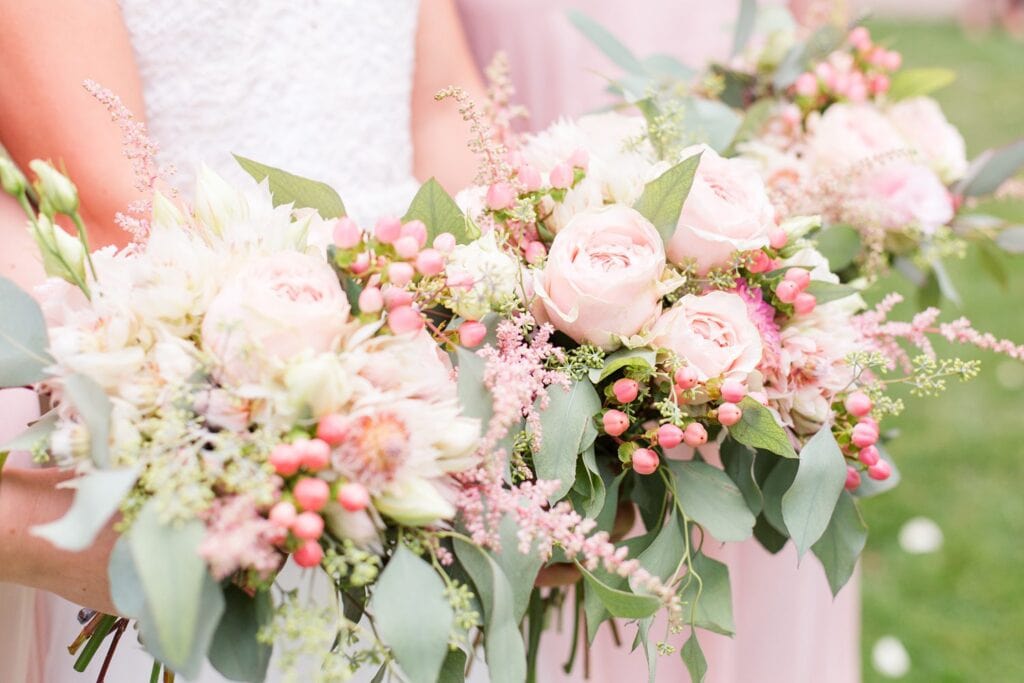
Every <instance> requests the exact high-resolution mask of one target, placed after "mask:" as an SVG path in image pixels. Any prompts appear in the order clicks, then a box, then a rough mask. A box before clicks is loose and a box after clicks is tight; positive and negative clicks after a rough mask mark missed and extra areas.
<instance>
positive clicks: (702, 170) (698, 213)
mask: <svg viewBox="0 0 1024 683" xmlns="http://www.w3.org/2000/svg"><path fill="white" fill-rule="evenodd" d="M701 149H703V155H702V156H701V159H700V166H698V167H697V175H696V176H695V177H694V179H693V186H692V187H691V188H690V194H689V196H687V198H686V203H685V204H683V212H682V214H680V216H679V223H678V226H677V227H676V232H675V234H674V235H672V239H671V240H669V243H668V258H669V260H670V261H671V262H672V263H682V262H683V261H684V260H687V259H695V260H696V262H697V272H698V274H699V275H702V276H703V275H705V274H706V273H707V272H708V271H709V270H711V269H712V268H715V267H719V266H724V265H727V264H728V263H729V260H730V258H731V257H732V255H733V254H734V253H736V252H738V251H749V250H751V249H760V248H761V247H765V246H768V233H769V231H770V230H771V229H772V228H774V227H775V210H774V209H773V208H772V204H771V201H770V200H769V198H768V192H767V191H766V190H765V187H764V181H763V180H761V176H760V175H759V174H758V173H757V170H756V169H755V168H754V166H753V165H751V164H749V163H748V162H746V161H743V160H740V159H724V158H722V157H720V156H718V154H717V153H715V151H714V150H713V149H710V148H709V147H706V146H703V147H702V148H701ZM698 151H700V149H699V148H696V147H694V148H690V150H689V151H684V152H683V154H684V155H686V156H689V154H690V153H692V154H696V153H697V152H698Z"/></svg>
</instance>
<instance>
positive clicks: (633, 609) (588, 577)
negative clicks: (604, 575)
mask: <svg viewBox="0 0 1024 683" xmlns="http://www.w3.org/2000/svg"><path fill="white" fill-rule="evenodd" d="M577 567H578V568H579V570H580V573H581V574H583V580H584V581H586V584H587V590H588V591H593V593H594V595H595V596H596V597H597V598H598V599H599V600H600V601H601V604H603V605H604V606H605V608H606V609H607V610H608V611H609V612H610V613H611V614H612V616H614V617H620V618H623V619H642V618H644V617H649V616H651V615H652V614H654V613H655V612H657V611H658V608H659V607H660V606H661V602H660V601H659V600H658V598H656V597H654V596H651V595H637V594H636V593H631V592H629V591H626V590H622V589H619V588H613V587H611V586H609V585H608V584H607V583H605V582H603V581H602V580H601V579H599V578H598V577H597V576H595V575H594V574H593V573H591V572H589V571H587V570H586V569H584V568H583V566H582V565H580V564H579V563H577Z"/></svg>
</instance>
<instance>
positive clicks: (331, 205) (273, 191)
mask: <svg viewBox="0 0 1024 683" xmlns="http://www.w3.org/2000/svg"><path fill="white" fill-rule="evenodd" d="M233 156H234V157H235V161H237V162H238V165H239V166H241V167H242V169H243V170H245V172H246V173H248V174H249V175H251V176H252V177H253V178H255V179H256V182H258V183H261V182H263V180H264V179H266V181H267V183H268V185H269V186H270V196H271V197H272V200H273V203H274V206H280V205H281V204H292V205H294V206H295V208H297V209H316V211H317V213H319V214H320V215H321V216H322V217H323V218H341V217H342V216H344V215H345V204H344V202H342V201H341V197H339V196H338V193H337V192H335V191H334V188H332V187H331V186H330V185H328V184H327V183H322V182H320V181H319V180H310V179H309V178H303V177H302V176H297V175H295V174H294V173H289V172H288V171H283V170H281V169H279V168H274V167H273V166H267V165H266V164H261V163H259V162H258V161H253V160H252V159H246V158H245V157H243V156H239V155H237V154H234V155H233Z"/></svg>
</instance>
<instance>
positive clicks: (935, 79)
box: [888, 68, 956, 102]
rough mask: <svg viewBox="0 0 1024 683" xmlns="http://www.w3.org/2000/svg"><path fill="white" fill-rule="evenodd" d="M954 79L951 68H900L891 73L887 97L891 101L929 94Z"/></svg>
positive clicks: (953, 72)
mask: <svg viewBox="0 0 1024 683" xmlns="http://www.w3.org/2000/svg"><path fill="white" fill-rule="evenodd" d="M955 80H956V72H955V71H953V70H952V69H943V68H928V69H901V70H900V71H897V72H896V73H894V74H893V75H892V82H891V85H890V86H889V93H888V97H889V99H890V100H892V101H894V102H895V101H897V100H906V99H910V98H911V97H922V96H924V95H930V94H931V93H933V92H935V91H936V90H941V89H942V88H945V87H946V86H948V85H949V84H950V83H952V82H953V81H955Z"/></svg>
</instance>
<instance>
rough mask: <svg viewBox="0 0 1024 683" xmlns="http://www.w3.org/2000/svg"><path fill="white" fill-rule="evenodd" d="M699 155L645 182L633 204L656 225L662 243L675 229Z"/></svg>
mask: <svg viewBox="0 0 1024 683" xmlns="http://www.w3.org/2000/svg"><path fill="white" fill-rule="evenodd" d="M700 157H701V155H700V154H694V155H693V156H690V157H687V158H686V159H683V160H682V161H680V162H679V163H678V164H676V165H675V166H673V167H672V168H670V169H668V170H667V171H665V172H664V173H662V174H661V175H660V176H658V177H657V178H655V179H654V180H652V181H651V182H649V183H647V185H646V186H645V187H644V192H643V194H642V195H640V199H638V200H637V201H636V204H634V205H633V208H634V209H636V210H637V211H639V212H640V214H641V215H642V216H643V217H644V218H646V219H647V220H649V221H650V222H651V223H652V224H653V225H654V227H655V228H657V230H658V233H659V234H660V235H661V238H662V240H663V241H664V242H665V244H668V242H669V240H670V239H672V235H674V234H675V232H676V224H677V223H679V215H680V214H681V213H682V212H683V204H684V203H685V202H686V197H687V196H688V195H689V194H690V187H691V186H692V185H693V177H694V175H695V174H696V173H697V166H698V164H700Z"/></svg>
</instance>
